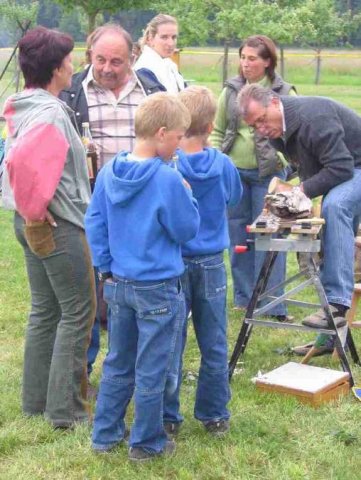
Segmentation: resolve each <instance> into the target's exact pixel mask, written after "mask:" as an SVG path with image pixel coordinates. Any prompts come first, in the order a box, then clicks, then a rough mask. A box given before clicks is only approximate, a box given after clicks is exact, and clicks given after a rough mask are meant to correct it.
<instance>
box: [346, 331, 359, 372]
mask: <svg viewBox="0 0 361 480" xmlns="http://www.w3.org/2000/svg"><path fill="white" fill-rule="evenodd" d="M346 344H347V346H348V348H349V350H350V353H351V357H352V360H353V361H354V363H355V364H356V365H360V366H361V362H360V358H359V356H358V353H357V350H356V345H355V342H354V341H353V337H352V334H351V330H350V327H348V330H347V337H346Z"/></svg>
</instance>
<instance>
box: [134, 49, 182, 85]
mask: <svg viewBox="0 0 361 480" xmlns="http://www.w3.org/2000/svg"><path fill="white" fill-rule="evenodd" d="M141 68H147V69H148V70H150V71H152V72H153V73H154V75H155V76H156V77H157V79H158V80H159V82H160V83H161V84H162V85H163V86H164V87H165V88H166V90H167V92H169V93H178V92H179V91H180V90H184V88H185V84H184V80H183V77H182V75H181V74H180V73H179V72H178V67H177V65H176V64H175V63H174V62H173V61H172V60H171V59H170V58H162V57H161V56H160V55H159V54H158V53H157V52H156V51H155V50H153V48H150V47H148V45H144V48H143V52H142V54H141V55H140V57H139V58H138V60H137V61H136V63H135V65H134V70H135V71H137V70H140V69H141Z"/></svg>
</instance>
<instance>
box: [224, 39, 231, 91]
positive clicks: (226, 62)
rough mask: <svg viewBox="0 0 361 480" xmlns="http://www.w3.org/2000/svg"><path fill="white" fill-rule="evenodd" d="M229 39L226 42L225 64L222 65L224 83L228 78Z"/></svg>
mask: <svg viewBox="0 0 361 480" xmlns="http://www.w3.org/2000/svg"><path fill="white" fill-rule="evenodd" d="M229 43H230V42H229V40H225V42H224V50H223V65H222V81H223V85H224V83H225V81H226V80H227V78H228V53H229Z"/></svg>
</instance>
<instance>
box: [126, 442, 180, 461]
mask: <svg viewBox="0 0 361 480" xmlns="http://www.w3.org/2000/svg"><path fill="white" fill-rule="evenodd" d="M174 452H175V441H174V440H167V443H166V444H165V447H164V449H163V450H162V451H161V452H159V453H150V452H148V451H147V450H144V448H141V447H130V449H129V452H128V458H129V460H130V461H132V462H139V463H143V462H149V461H150V460H153V459H154V458H157V457H160V456H162V455H173V453H174Z"/></svg>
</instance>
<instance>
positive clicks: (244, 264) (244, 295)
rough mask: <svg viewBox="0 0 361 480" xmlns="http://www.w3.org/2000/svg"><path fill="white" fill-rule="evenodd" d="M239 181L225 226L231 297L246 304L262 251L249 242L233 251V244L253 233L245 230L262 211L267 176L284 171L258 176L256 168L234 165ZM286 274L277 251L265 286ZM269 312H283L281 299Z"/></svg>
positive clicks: (242, 242) (240, 304)
mask: <svg viewBox="0 0 361 480" xmlns="http://www.w3.org/2000/svg"><path fill="white" fill-rule="evenodd" d="M238 172H239V175H240V177H241V181H242V185H243V196H242V200H241V202H240V203H239V204H238V205H236V206H235V207H231V208H229V209H228V226H229V235H230V239H231V247H230V252H229V253H230V262H231V270H232V278H233V299H234V304H235V305H236V306H238V307H247V305H248V303H249V301H250V300H251V297H252V293H253V290H254V287H255V285H256V281H257V278H258V275H259V272H260V270H261V267H262V264H263V262H264V258H265V255H266V252H261V251H256V250H255V249H254V248H253V247H252V246H251V248H250V250H249V251H248V252H246V253H240V254H239V253H234V246H235V245H246V239H247V238H253V235H251V234H249V233H247V232H246V226H247V225H250V224H251V223H252V222H253V221H254V220H255V219H256V218H257V217H258V215H260V213H261V212H262V209H263V206H264V196H265V195H266V193H267V190H268V185H269V183H270V181H271V179H272V178H273V177H274V176H276V177H279V178H281V179H284V178H285V173H284V171H283V170H282V171H280V172H278V173H277V174H275V175H272V176H268V177H259V174H258V173H259V172H258V169H242V168H238ZM285 276H286V254H285V253H281V252H280V253H278V255H277V259H276V261H275V264H274V267H273V270H272V274H271V276H270V278H269V281H268V288H271V287H274V286H276V285H278V284H279V283H281V282H283V281H284V279H285ZM283 293H284V290H283V289H282V288H280V289H278V290H277V291H276V292H274V295H277V296H280V295H282V294H283ZM268 313H269V314H272V315H285V314H286V306H285V305H284V304H283V303H281V304H279V305H277V306H276V307H274V308H273V309H272V310H270V311H269V312H268Z"/></svg>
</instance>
